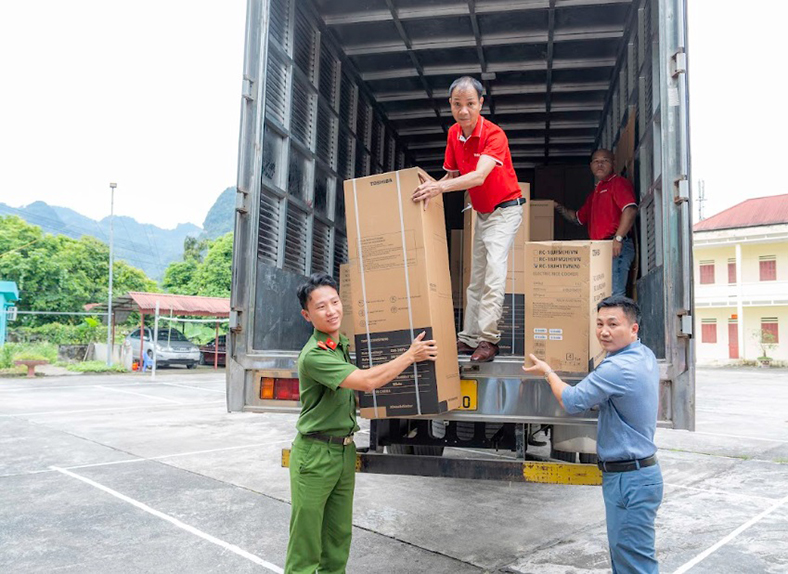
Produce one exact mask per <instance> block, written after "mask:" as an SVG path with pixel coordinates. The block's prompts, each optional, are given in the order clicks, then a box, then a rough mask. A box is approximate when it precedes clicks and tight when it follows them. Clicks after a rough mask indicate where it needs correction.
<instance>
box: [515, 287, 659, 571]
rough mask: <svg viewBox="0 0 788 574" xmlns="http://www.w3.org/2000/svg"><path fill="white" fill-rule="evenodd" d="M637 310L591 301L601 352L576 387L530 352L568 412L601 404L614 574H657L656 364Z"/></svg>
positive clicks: (618, 302)
mask: <svg viewBox="0 0 788 574" xmlns="http://www.w3.org/2000/svg"><path fill="white" fill-rule="evenodd" d="M639 323H640V309H639V308H638V305H637V303H635V302H634V301H633V300H632V299H629V298H627V297H623V296H621V295H614V296H612V297H608V298H607V299H604V300H602V301H600V302H599V304H598V305H597V321H596V336H597V339H599V342H600V344H601V345H602V347H603V348H604V349H605V351H607V357H606V358H605V360H604V361H602V362H601V363H600V364H599V366H598V367H597V368H596V369H595V370H594V371H593V372H592V373H590V374H589V375H588V376H587V377H586V378H585V379H583V380H582V381H580V382H579V383H578V384H577V385H576V386H574V387H573V386H570V385H568V384H566V383H565V382H563V381H562V380H561V378H560V377H559V376H558V375H557V374H555V372H554V371H553V370H552V369H551V368H550V365H548V364H547V363H545V362H544V361H542V360H540V359H537V358H536V357H535V356H534V355H530V357H531V361H533V363H534V366H532V367H529V368H525V367H523V369H524V370H525V371H526V372H529V373H540V374H542V375H543V376H544V378H545V380H546V381H547V382H548V383H549V384H550V388H551V389H552V391H553V394H554V395H555V397H556V399H558V402H559V403H560V405H561V406H562V407H563V408H564V409H566V411H567V412H568V413H571V414H576V413H581V412H583V411H586V410H588V409H590V408H591V407H594V406H598V407H599V418H598V421H597V454H598V455H599V468H600V469H602V492H603V495H604V498H605V513H606V518H607V537H608V543H609V545H610V560H611V562H612V565H613V572H614V574H624V573H627V574H629V573H637V574H641V573H644V574H651V573H656V572H659V564H658V562H657V558H656V551H655V548H654V520H655V518H656V516H657V509H658V508H659V505H660V503H661V502H662V471H661V470H660V467H659V463H658V462H657V457H656V452H657V446H656V445H655V444H654V433H655V431H656V429H657V407H658V403H659V367H658V366H657V359H656V358H655V357H654V353H652V352H651V350H650V349H649V348H648V347H645V346H644V345H642V344H641V343H640V340H639V339H638V330H639Z"/></svg>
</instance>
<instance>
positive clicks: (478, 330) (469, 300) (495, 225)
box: [457, 205, 523, 347]
mask: <svg viewBox="0 0 788 574" xmlns="http://www.w3.org/2000/svg"><path fill="white" fill-rule="evenodd" d="M522 221H523V208H522V206H520V205H518V206H512V207H503V208H500V209H496V210H495V211H493V212H492V213H477V214H476V226H475V228H474V230H473V254H472V258H471V279H470V282H469V283H468V290H467V291H466V293H465V296H466V299H465V301H466V305H465V321H464V328H463V330H462V331H461V332H460V333H459V334H458V335H457V338H458V339H459V340H460V341H462V342H463V343H465V344H466V345H470V346H471V347H477V346H478V345H479V342H480V341H488V342H490V343H495V344H496V345H497V344H498V341H500V340H501V331H500V330H499V329H498V321H499V320H500V319H501V313H502V312H503V297H504V291H505V288H506V274H507V273H506V271H507V262H508V259H509V251H510V250H511V248H512V244H513V243H514V236H515V235H517V231H518V230H519V229H520V224H521V223H522Z"/></svg>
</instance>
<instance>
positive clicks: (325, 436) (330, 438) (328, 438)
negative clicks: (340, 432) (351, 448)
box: [301, 432, 353, 446]
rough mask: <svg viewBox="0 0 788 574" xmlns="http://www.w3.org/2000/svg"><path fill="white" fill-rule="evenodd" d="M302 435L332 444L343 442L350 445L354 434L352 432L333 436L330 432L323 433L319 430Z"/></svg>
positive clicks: (342, 443) (344, 444)
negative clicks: (346, 434)
mask: <svg viewBox="0 0 788 574" xmlns="http://www.w3.org/2000/svg"><path fill="white" fill-rule="evenodd" d="M301 436H303V437H304V438H311V439H314V440H319V441H323V442H327V443H330V444H341V445H343V446H347V445H349V444H350V443H352V442H353V435H352V434H351V435H348V436H331V435H328V434H323V433H319V432H313V433H309V434H305V435H301Z"/></svg>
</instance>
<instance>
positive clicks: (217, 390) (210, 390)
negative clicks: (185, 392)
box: [160, 383, 227, 395]
mask: <svg viewBox="0 0 788 574" xmlns="http://www.w3.org/2000/svg"><path fill="white" fill-rule="evenodd" d="M160 384H162V385H167V386H168V387H180V388H181V389H195V390H197V391H206V392H209V393H222V394H223V395H225V394H227V391H226V390H224V389H203V388H200V387H193V386H191V385H179V384H177V383H160Z"/></svg>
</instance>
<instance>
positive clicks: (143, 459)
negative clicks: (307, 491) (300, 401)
mask: <svg viewBox="0 0 788 574" xmlns="http://www.w3.org/2000/svg"><path fill="white" fill-rule="evenodd" d="M292 441H293V439H291V438H288V439H282V440H275V441H271V442H258V443H255V444H242V445H238V446H228V447H225V448H212V449H209V450H193V451H191V452H176V453H174V454H162V455H159V456H151V457H137V458H124V459H121V460H110V461H107V462H93V463H90V464H77V465H74V466H63V467H59V468H65V469H67V470H74V469H78V468H94V467H97V466H112V465H115V464H129V463H133V462H146V461H152V460H166V459H168V458H176V457H179V456H192V455H195V454H208V453H213V452H223V451H226V450H240V449H244V448H255V447H260V446H271V445H275V444H283V443H289V442H292ZM51 469H52V467H50V468H49V469H46V470H26V471H24V472H17V473H11V474H0V478H6V477H9V476H22V475H28V474H41V473H44V472H53V471H52V470H51Z"/></svg>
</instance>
